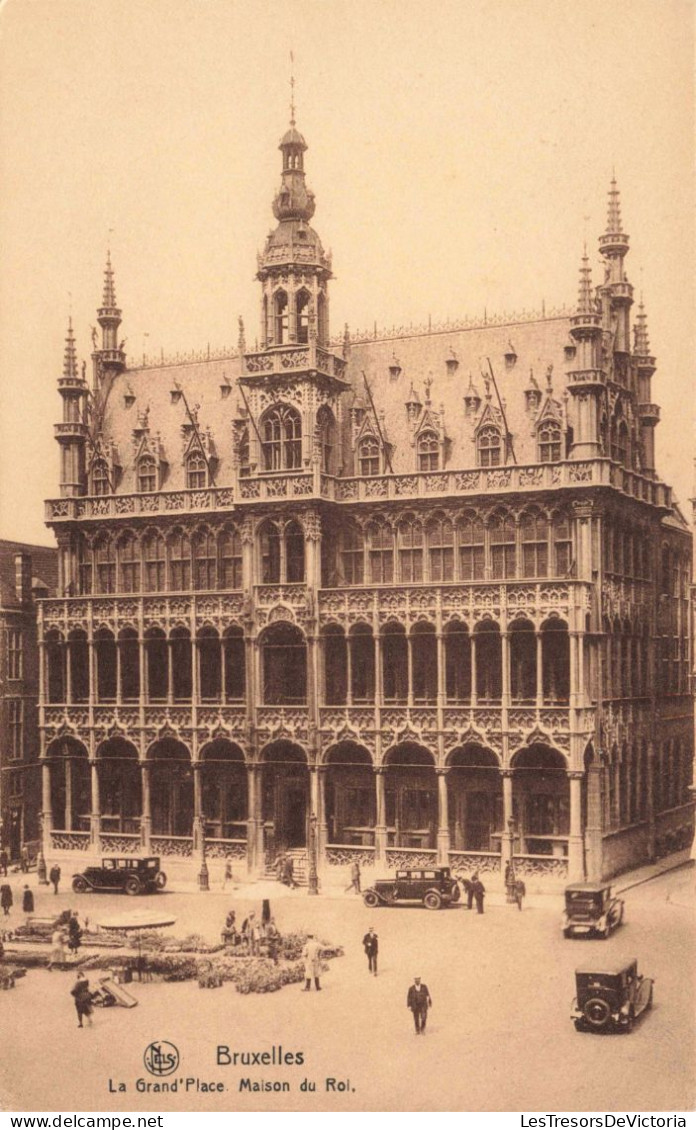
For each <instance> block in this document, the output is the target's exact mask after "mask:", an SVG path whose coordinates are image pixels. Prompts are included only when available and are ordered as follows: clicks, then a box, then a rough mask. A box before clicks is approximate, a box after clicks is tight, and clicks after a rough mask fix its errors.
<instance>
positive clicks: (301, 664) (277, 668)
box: [262, 624, 307, 706]
mask: <svg viewBox="0 0 696 1130" xmlns="http://www.w3.org/2000/svg"><path fill="white" fill-rule="evenodd" d="M262 646H263V696H264V697H263V701H264V702H265V703H266V704H268V705H269V706H284V705H288V706H291V705H293V704H300V703H304V702H306V701H307V643H306V641H305V638H304V636H303V635H302V633H301V631H300V630H299V628H295V627H293V626H292V625H291V624H273V625H272V626H271V627H270V628H268V630H267V631H266V632H264V634H263V637H262Z"/></svg>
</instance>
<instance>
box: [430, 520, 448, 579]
mask: <svg viewBox="0 0 696 1130" xmlns="http://www.w3.org/2000/svg"><path fill="white" fill-rule="evenodd" d="M427 538H428V566H429V569H430V580H431V581H451V580H453V579H454V530H453V529H452V523H451V522H450V521H449V519H447V518H433V519H432V521H431V522H429V523H428V527H427Z"/></svg>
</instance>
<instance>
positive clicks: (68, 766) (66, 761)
mask: <svg viewBox="0 0 696 1130" xmlns="http://www.w3.org/2000/svg"><path fill="white" fill-rule="evenodd" d="M63 770H64V772H65V830H66V832H72V830H73V826H72V818H73V811H72V760H71V759H70V758H69V757H65V756H63Z"/></svg>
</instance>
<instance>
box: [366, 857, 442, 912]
mask: <svg viewBox="0 0 696 1130" xmlns="http://www.w3.org/2000/svg"><path fill="white" fill-rule="evenodd" d="M459 898H460V890H459V885H458V883H457V880H456V879H453V878H452V876H451V875H450V869H449V867H428V868H418V869H416V870H410V871H397V873H396V876H395V877H394V878H393V879H377V881H376V882H375V884H374V886H372V887H368V888H367V890H366V891H364V892H363V902H364V903H365V906H396V904H397V903H399V902H422V903H423V906H425V907H427V908H428V910H439V909H440V907H442V906H450V905H451V904H453V903H456V902H458V901H459Z"/></svg>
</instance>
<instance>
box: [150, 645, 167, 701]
mask: <svg viewBox="0 0 696 1130" xmlns="http://www.w3.org/2000/svg"><path fill="white" fill-rule="evenodd" d="M145 674H146V677H147V698H148V701H149V702H165V701H166V699H167V688H168V686H169V659H168V654H167V637H166V636H165V634H164V632H163V631H162V629H161V628H148V630H147V631H146V633H145Z"/></svg>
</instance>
